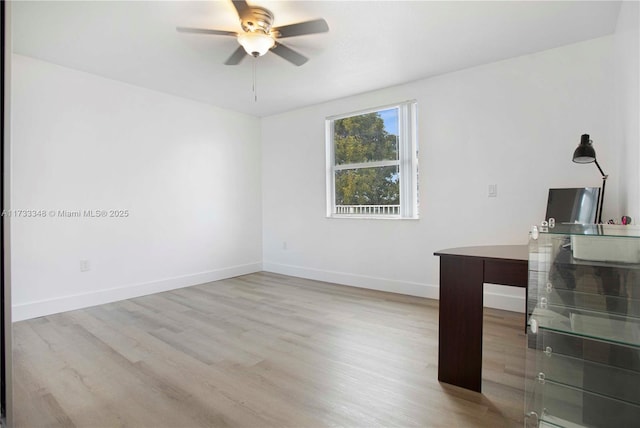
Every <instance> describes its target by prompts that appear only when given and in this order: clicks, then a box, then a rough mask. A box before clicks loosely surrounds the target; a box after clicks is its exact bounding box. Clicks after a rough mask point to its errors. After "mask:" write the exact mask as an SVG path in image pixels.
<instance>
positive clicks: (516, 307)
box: [262, 261, 525, 313]
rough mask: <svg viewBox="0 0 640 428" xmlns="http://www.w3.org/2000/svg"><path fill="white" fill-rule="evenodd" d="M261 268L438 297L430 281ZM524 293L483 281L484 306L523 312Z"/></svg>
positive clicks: (266, 265)
mask: <svg viewBox="0 0 640 428" xmlns="http://www.w3.org/2000/svg"><path fill="white" fill-rule="evenodd" d="M262 269H263V270H265V271H267V272H273V273H279V274H282V275H290V276H297V277H300V278H306V279H313V280H316V281H324V282H332V283H334V284H341V285H348V286H351V287H359V288H368V289H371V290H378V291H387V292H391V293H399V294H406V295H409V296H417V297H426V298H428V299H438V298H439V294H440V293H439V291H440V290H439V286H438V285H434V284H424V283H419V282H411V281H402V280H397V279H389V278H379V277H373V276H366V275H358V274H352V273H347V272H334V271H327V270H321V269H314V268H307V267H302V266H293V265H287V264H282V263H274V262H268V261H265V262H263V263H262ZM524 293H525V289H524V288H520V287H508V286H501V285H494V284H486V285H485V287H484V306H485V307H488V308H495V309H503V310H506V311H513V312H521V313H524V307H525V295H524Z"/></svg>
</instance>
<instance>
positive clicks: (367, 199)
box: [335, 166, 400, 215]
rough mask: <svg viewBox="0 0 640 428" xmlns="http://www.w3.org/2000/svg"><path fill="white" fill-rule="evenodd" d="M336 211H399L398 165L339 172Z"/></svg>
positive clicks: (383, 212)
mask: <svg viewBox="0 0 640 428" xmlns="http://www.w3.org/2000/svg"><path fill="white" fill-rule="evenodd" d="M335 174H336V175H335V185H336V214H393V215H397V214H399V212H400V211H399V210H400V173H399V169H398V167H397V166H385V167H379V168H359V169H347V170H342V171H336V173H335Z"/></svg>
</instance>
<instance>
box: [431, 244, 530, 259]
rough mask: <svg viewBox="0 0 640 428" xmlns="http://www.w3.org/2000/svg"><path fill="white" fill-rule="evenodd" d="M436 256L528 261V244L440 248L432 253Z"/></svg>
mask: <svg viewBox="0 0 640 428" xmlns="http://www.w3.org/2000/svg"><path fill="white" fill-rule="evenodd" d="M433 254H434V255H436V256H459V257H476V258H481V259H499V260H513V261H528V260H529V246H528V245H483V246H479V247H460V248H449V249H447V250H440V251H436V252H435V253H433Z"/></svg>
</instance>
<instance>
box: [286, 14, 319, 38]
mask: <svg viewBox="0 0 640 428" xmlns="http://www.w3.org/2000/svg"><path fill="white" fill-rule="evenodd" d="M274 31H277V32H278V37H279V38H283V37H293V36H304V35H305V34H316V33H326V32H327V31H329V25H328V24H327V21H325V20H324V19H322V18H320V19H314V20H313V21H305V22H298V23H297V24H290V25H285V26H283V27H277V28H274Z"/></svg>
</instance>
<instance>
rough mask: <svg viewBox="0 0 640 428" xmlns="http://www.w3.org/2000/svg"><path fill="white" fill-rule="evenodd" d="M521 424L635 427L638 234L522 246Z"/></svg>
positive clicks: (581, 231)
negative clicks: (525, 261)
mask: <svg viewBox="0 0 640 428" xmlns="http://www.w3.org/2000/svg"><path fill="white" fill-rule="evenodd" d="M527 314H528V323H527V324H528V325H527V370H526V376H527V379H526V386H525V390H526V394H525V426H526V427H527V428H531V427H566V428H574V427H612V428H613V427H615V428H620V427H632V426H640V228H638V227H635V226H615V225H574V224H571V225H565V224H561V225H556V226H555V227H553V228H550V227H546V228H545V227H540V228H539V233H538V234H537V236H536V234H532V237H531V239H530V241H529V287H528V299H527Z"/></svg>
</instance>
